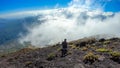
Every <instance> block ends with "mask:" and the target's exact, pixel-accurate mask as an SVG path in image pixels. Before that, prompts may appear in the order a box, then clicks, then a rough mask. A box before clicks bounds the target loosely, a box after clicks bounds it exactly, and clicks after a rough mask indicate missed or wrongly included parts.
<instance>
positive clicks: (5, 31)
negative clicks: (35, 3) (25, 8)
mask: <svg viewBox="0 0 120 68" xmlns="http://www.w3.org/2000/svg"><path fill="white" fill-rule="evenodd" d="M33 23H34V24H35V23H39V21H38V16H31V17H25V18H18V19H0V45H1V44H4V43H6V42H9V41H11V40H14V39H17V38H18V37H19V33H23V34H25V33H26V32H27V30H26V28H25V26H30V25H32V24H33Z"/></svg>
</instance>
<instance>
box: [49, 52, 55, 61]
mask: <svg viewBox="0 0 120 68" xmlns="http://www.w3.org/2000/svg"><path fill="white" fill-rule="evenodd" d="M55 57H56V55H55V54H54V53H50V54H49V55H48V57H47V60H48V61H51V60H53V59H55Z"/></svg>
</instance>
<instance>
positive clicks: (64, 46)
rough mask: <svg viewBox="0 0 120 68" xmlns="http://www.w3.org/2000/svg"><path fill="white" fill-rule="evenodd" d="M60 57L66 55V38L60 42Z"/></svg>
mask: <svg viewBox="0 0 120 68" xmlns="http://www.w3.org/2000/svg"><path fill="white" fill-rule="evenodd" d="M61 51H62V57H64V56H65V55H67V39H64V41H63V42H62V50H61Z"/></svg>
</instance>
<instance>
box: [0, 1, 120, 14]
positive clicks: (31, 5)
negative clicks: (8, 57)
mask: <svg viewBox="0 0 120 68" xmlns="http://www.w3.org/2000/svg"><path fill="white" fill-rule="evenodd" d="M70 1H71V0H0V14H2V13H8V12H13V11H23V10H38V9H47V8H54V6H55V5H56V4H59V7H66V6H68V3H69V2H70ZM104 1H105V0H103V1H100V2H99V4H101V5H102V4H103V3H105V2H104ZM119 6H120V0H109V1H108V2H107V3H106V5H105V7H104V10H105V11H111V12H119V11H120V7H119Z"/></svg>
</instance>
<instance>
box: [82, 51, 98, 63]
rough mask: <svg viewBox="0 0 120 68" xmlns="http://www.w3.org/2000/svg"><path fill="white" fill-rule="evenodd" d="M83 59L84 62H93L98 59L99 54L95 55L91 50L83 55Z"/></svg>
mask: <svg viewBox="0 0 120 68" xmlns="http://www.w3.org/2000/svg"><path fill="white" fill-rule="evenodd" d="M83 58H84V59H83V61H84V62H85V63H93V62H95V61H96V60H98V58H99V56H98V55H95V54H94V53H92V52H89V53H87V54H86V55H85V56H84V57H83Z"/></svg>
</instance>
